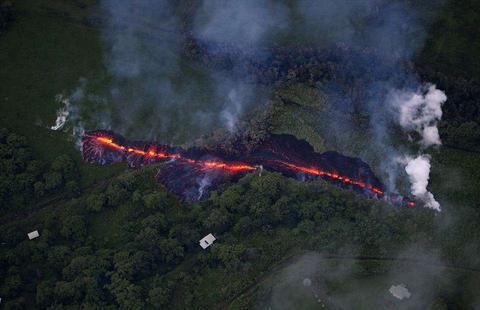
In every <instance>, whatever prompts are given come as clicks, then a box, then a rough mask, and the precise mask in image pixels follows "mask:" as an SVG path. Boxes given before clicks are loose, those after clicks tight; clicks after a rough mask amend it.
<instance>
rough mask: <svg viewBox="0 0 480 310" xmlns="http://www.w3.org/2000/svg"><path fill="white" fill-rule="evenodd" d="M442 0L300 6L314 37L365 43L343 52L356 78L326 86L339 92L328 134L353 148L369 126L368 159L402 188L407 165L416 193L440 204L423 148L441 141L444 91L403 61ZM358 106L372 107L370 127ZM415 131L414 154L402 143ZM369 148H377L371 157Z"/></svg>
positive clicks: (308, 1)
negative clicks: (430, 186) (439, 125)
mask: <svg viewBox="0 0 480 310" xmlns="http://www.w3.org/2000/svg"><path fill="white" fill-rule="evenodd" d="M442 2H443V1H441V0H440V1H434V2H432V3H428V5H424V4H417V3H410V4H408V3H406V2H405V1H382V0H367V1H348V0H324V1H312V0H302V1H300V2H299V6H298V8H299V11H300V12H301V13H302V16H303V17H304V24H305V25H306V26H307V27H308V28H311V29H315V32H312V33H313V35H312V36H313V39H314V40H316V41H319V42H322V43H321V44H322V45H327V46H328V45H333V46H339V45H340V46H345V48H346V49H352V50H355V51H360V53H357V54H355V53H351V55H350V56H347V57H345V58H343V59H340V62H343V63H344V64H346V65H345V67H346V68H347V71H348V72H347V74H346V75H345V76H346V77H347V78H346V79H345V80H347V81H353V82H350V83H347V84H348V86H347V87H345V86H344V85H342V84H341V83H342V81H341V78H337V79H333V81H331V82H330V83H329V84H328V85H326V86H321V88H322V90H324V91H325V92H326V93H327V94H328V95H330V97H331V98H334V100H333V102H334V107H333V109H332V111H333V112H329V113H331V115H330V117H327V118H326V122H327V124H326V125H324V127H326V130H324V131H325V135H326V137H327V139H330V140H332V141H334V144H335V145H337V144H338V143H337V141H344V143H343V145H340V147H339V149H340V150H341V151H342V152H347V153H348V152H349V151H350V152H351V151H352V150H350V149H349V148H350V145H351V144H354V143H355V142H356V141H350V139H351V137H357V136H358V134H357V133H358V132H362V131H364V130H367V131H368V132H369V135H368V137H370V138H367V142H366V143H365V144H364V150H363V152H364V154H363V156H364V157H366V158H368V161H369V162H377V163H379V164H378V166H379V168H380V169H381V170H382V171H383V173H384V177H385V178H386V179H388V180H389V182H388V183H387V186H388V188H389V191H391V192H396V191H398V189H397V186H398V184H399V183H400V182H399V179H400V177H401V176H402V175H405V173H406V174H407V177H408V181H409V182H410V183H411V192H412V194H414V195H415V196H416V197H418V198H419V199H421V200H423V201H424V202H425V205H426V206H427V207H430V208H434V209H437V210H438V209H439V204H438V202H436V201H435V200H434V198H433V195H432V194H431V193H429V192H428V191H427V189H426V188H427V185H428V179H429V172H430V158H429V157H428V156H426V155H423V153H424V151H425V149H426V148H428V147H430V146H435V145H440V143H441V142H440V137H439V134H438V128H437V122H438V121H439V120H440V118H441V115H442V110H441V105H442V104H443V102H445V100H446V96H445V94H444V93H443V92H442V91H441V90H438V89H436V88H435V86H434V85H430V84H428V83H423V82H422V81H420V80H419V79H418V77H417V76H416V74H415V72H413V70H412V69H411V66H408V65H406V64H410V63H411V62H412V58H413V57H414V56H415V53H416V52H417V51H418V50H419V49H420V48H421V47H422V46H423V43H424V38H425V36H426V31H425V29H426V28H427V27H428V26H429V24H430V22H431V21H432V20H433V19H432V16H433V15H435V14H434V13H435V12H436V11H437V10H438V9H439V8H440V7H441V5H442ZM427 15H428V16H427ZM340 57H341V56H340ZM340 77H342V76H341V75H340ZM339 81H340V82H339ZM357 81H358V83H357V84H358V85H355V82H357ZM350 84H353V86H350ZM355 87H356V88H357V91H358V90H359V91H358V92H359V93H360V94H361V95H362V96H360V97H361V99H360V100H355V98H352V97H351V96H350V93H351V88H354V89H355ZM358 113H361V114H364V115H368V118H369V123H370V124H369V127H368V128H359V127H358V125H356V124H355V123H356V118H357V115H358ZM344 115H353V116H351V117H347V116H344ZM332 120H333V121H332ZM339 120H340V121H339ZM398 128H401V129H402V130H403V131H405V132H407V133H412V132H414V133H415V135H407V136H408V139H406V140H405V141H401V140H400V139H399V138H398V137H399V135H398ZM416 136H418V137H419V138H418V139H417V140H418V144H419V145H418V149H419V150H418V154H417V155H414V154H411V152H410V151H408V150H407V148H406V147H405V146H404V145H405V144H409V142H408V141H411V140H412V139H413V140H415V139H416V138H415V137H416ZM342 147H343V148H342ZM353 152H358V150H353ZM371 154H378V155H380V156H376V155H373V157H372V155H371ZM399 158H400V160H399ZM399 163H400V167H401V169H399ZM401 170H403V171H404V172H403V173H402V171H401Z"/></svg>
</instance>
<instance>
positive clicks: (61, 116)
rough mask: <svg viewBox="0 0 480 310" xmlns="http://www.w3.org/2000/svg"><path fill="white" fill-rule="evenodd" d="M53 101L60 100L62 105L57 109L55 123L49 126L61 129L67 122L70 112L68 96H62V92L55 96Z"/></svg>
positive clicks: (53, 128)
mask: <svg viewBox="0 0 480 310" xmlns="http://www.w3.org/2000/svg"><path fill="white" fill-rule="evenodd" d="M55 101H57V102H60V103H62V104H63V106H62V107H61V108H60V109H58V111H57V118H56V119H55V125H53V126H52V127H50V129H52V130H59V129H62V128H63V126H64V125H65V123H66V122H67V119H68V115H69V114H70V111H69V110H70V100H69V98H68V97H64V96H63V95H62V94H59V95H56V96H55Z"/></svg>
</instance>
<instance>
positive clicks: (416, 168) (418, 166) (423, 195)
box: [405, 155, 440, 211]
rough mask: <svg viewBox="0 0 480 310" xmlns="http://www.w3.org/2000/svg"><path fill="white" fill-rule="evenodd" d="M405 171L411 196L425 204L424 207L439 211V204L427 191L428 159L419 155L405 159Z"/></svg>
mask: <svg viewBox="0 0 480 310" xmlns="http://www.w3.org/2000/svg"><path fill="white" fill-rule="evenodd" d="M406 161H407V164H406V166H405V171H406V172H407V174H408V178H409V180H410V184H411V191H412V194H413V195H414V196H415V197H417V198H418V199H420V200H422V201H423V202H425V207H427V208H431V209H434V210H437V211H440V204H439V203H438V202H437V201H436V200H435V198H434V197H433V194H432V193H431V192H429V191H428V190H427V186H428V179H429V175H430V158H429V157H428V156H426V155H419V156H417V157H415V158H412V157H408V158H406Z"/></svg>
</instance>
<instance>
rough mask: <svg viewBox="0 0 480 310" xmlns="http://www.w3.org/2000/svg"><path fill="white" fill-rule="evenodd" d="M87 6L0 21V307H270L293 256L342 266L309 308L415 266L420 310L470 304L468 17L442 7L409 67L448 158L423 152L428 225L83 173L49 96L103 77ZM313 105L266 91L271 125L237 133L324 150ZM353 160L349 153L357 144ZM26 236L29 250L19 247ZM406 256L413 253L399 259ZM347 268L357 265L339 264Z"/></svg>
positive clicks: (275, 194)
mask: <svg viewBox="0 0 480 310" xmlns="http://www.w3.org/2000/svg"><path fill="white" fill-rule="evenodd" d="M95 4H96V1H94V0H91V1H69V0H62V1H52V0H35V1H33V0H28V1H16V2H15V3H14V8H15V20H13V21H11V19H10V17H8V21H9V22H8V27H7V26H6V25H7V24H6V23H5V21H6V20H7V19H6V17H5V16H7V15H5V14H4V13H2V12H3V11H1V10H0V66H1V70H0V80H1V82H2V83H0V95H1V97H0V128H6V129H1V130H0V171H1V174H0V210H1V211H2V213H1V215H0V222H1V225H0V236H2V237H1V238H0V239H1V242H0V297H1V298H2V304H1V306H2V307H5V308H6V309H35V308H36V309H44V308H50V309H63V308H74V309H77V308H78V309H80V308H86V309H91V308H92V309H103V308H106V309H116V308H124V309H138V308H142V307H144V308H148V309H154V308H162V309H169V308H180V309H182V308H183V309H213V308H218V309H225V308H232V309H250V308H252V307H255V306H260V307H261V306H262V305H271V301H272V296H273V295H271V293H272V291H273V290H274V289H278V287H276V286H278V284H279V283H280V284H285V287H286V289H287V290H290V288H289V285H290V284H289V283H288V281H286V282H284V281H282V280H281V279H282V278H281V277H282V275H283V273H282V272H284V271H285V270H289V268H291V267H292V266H295V262H297V260H296V259H293V257H294V258H297V257H300V256H301V255H303V254H304V253H306V252H310V251H313V252H315V253H321V255H323V256H324V257H334V258H332V260H331V261H330V262H329V263H327V264H326V265H328V266H327V267H325V268H326V269H325V271H324V272H325V274H335V271H336V270H338V269H339V268H340V267H341V266H342V264H347V265H348V266H349V270H350V271H349V273H348V275H347V276H345V277H343V278H335V277H333V279H327V280H328V281H327V282H328V283H325V285H326V287H327V288H328V289H327V290H326V291H327V292H328V294H329V295H328V294H327V295H328V296H322V298H323V297H329V296H330V297H331V298H333V297H332V296H334V297H335V296H336V297H342V296H343V297H345V296H348V295H349V292H351V291H355V290H358V288H359V287H363V286H365V287H368V288H371V289H372V292H374V293H378V294H381V292H384V291H382V290H383V288H384V287H385V286H386V285H388V284H390V282H389V280H390V277H389V276H390V272H391V271H392V270H393V271H396V272H398V273H402V272H404V271H412V270H418V269H415V268H419V269H423V268H424V267H425V273H426V274H428V275H427V276H426V278H428V279H429V281H430V282H429V283H432V282H434V283H435V285H432V288H431V291H430V294H431V295H429V296H430V297H431V298H432V299H431V300H429V302H427V303H426V304H425V305H426V306H431V307H432V309H437V308H438V309H441V307H444V306H448V307H450V308H455V307H456V308H468V307H469V306H471V307H474V306H475V305H478V300H476V299H475V298H476V294H477V292H478V289H479V288H480V283H479V282H478V281H479V280H478V279H479V277H478V272H479V270H480V260H478V253H479V252H480V232H479V230H478V223H480V210H479V206H480V196H479V195H478V189H479V188H480V172H479V171H480V156H479V153H478V151H479V150H480V149H479V145H480V140H479V139H480V136H479V134H480V128H479V124H480V120H479V115H480V113H479V105H478V100H477V98H478V94H480V91H479V89H480V87H479V86H478V85H479V84H478V81H480V58H479V55H480V52H479V48H480V47H479V42H480V40H479V38H478V29H477V25H478V21H479V16H480V14H479V13H478V12H479V10H480V5H479V4H477V3H476V2H475V1H473V0H469V1H459V2H458V1H456V2H455V3H454V2H453V1H450V2H449V4H448V5H447V6H446V7H445V8H444V10H443V11H442V13H441V16H440V18H439V20H438V21H437V22H436V23H434V24H433V26H432V28H431V30H430V32H429V36H428V40H427V44H426V45H425V48H424V49H423V50H422V52H421V53H419V55H418V56H417V59H416V66H417V67H418V69H419V70H420V73H421V75H422V77H424V78H425V79H426V80H431V81H434V82H435V83H437V84H438V85H439V87H440V88H442V89H446V92H447V94H448V96H449V101H448V103H447V104H446V105H445V115H444V122H442V124H441V131H442V132H441V134H442V137H443V138H444V141H445V142H446V144H447V145H449V146H453V147H455V149H453V148H449V147H442V148H441V149H439V150H437V151H432V154H431V155H432V159H433V160H432V169H433V170H432V175H431V189H432V192H433V193H435V195H436V198H438V200H439V201H440V203H441V204H442V208H443V211H442V212H441V213H439V214H437V213H434V212H432V211H430V210H426V209H419V208H414V209H397V208H392V207H391V206H388V205H386V204H384V203H382V202H380V201H376V200H368V199H366V198H365V197H363V196H360V195H358V194H355V193H353V192H350V191H347V190H342V189H338V188H336V187H333V186H331V185H329V184H326V183H324V182H314V183H308V184H306V183H301V182H297V181H294V180H292V179H287V178H284V177H282V176H280V175H278V174H273V173H265V172H264V173H263V174H262V175H261V176H259V175H258V174H251V175H248V176H246V177H244V178H243V179H241V180H240V181H239V182H238V183H235V184H227V185H225V186H222V187H221V188H219V189H218V190H217V191H216V192H214V193H213V194H212V195H211V197H210V198H209V199H208V200H206V201H204V202H201V203H194V204H188V203H185V202H182V201H179V199H178V198H177V197H174V196H173V195H171V194H170V193H168V192H166V191H165V189H163V188H162V187H161V186H160V185H158V184H157V183H156V182H155V181H154V177H153V176H154V175H155V173H156V170H157V169H159V168H161V166H152V167H146V168H142V169H138V170H128V169H127V168H126V167H125V166H124V165H113V166H110V167H96V166H93V165H88V164H85V163H84V162H83V161H82V160H81V156H80V154H79V152H78V150H76V149H75V147H74V143H73V141H71V139H70V138H69V135H67V134H66V133H62V132H52V131H51V130H49V127H50V126H51V125H52V124H53V121H54V118H55V113H56V110H57V109H58V108H59V106H58V105H59V103H58V102H56V101H55V96H56V95H57V94H58V93H59V90H61V91H70V90H72V89H75V88H76V87H77V86H78V83H79V78H80V77H85V78H87V79H91V78H92V77H93V78H92V79H93V80H95V81H96V82H98V84H102V83H103V82H102V81H103V80H104V79H108V78H107V77H106V73H105V69H104V64H103V53H102V49H103V46H102V44H101V40H100V37H99V35H98V29H96V28H95V27H94V26H95V19H92V16H95V14H98V12H96V11H95V10H96V6H95ZM2 14H4V15H2ZM8 14H10V13H8ZM3 27H5V28H3ZM3 29H5V30H3ZM186 67H187V68H186V69H185V70H193V71H194V69H193V68H190V67H188V66H187V65H186ZM192 74H195V72H193V73H192ZM97 86H98V85H94V86H93V87H97ZM98 87H99V88H101V85H100V86H98ZM326 101H328V99H327V98H324V95H323V94H321V93H320V92H319V91H318V90H315V89H313V88H312V87H309V86H307V85H303V84H295V83H292V84H289V85H278V86H276V87H275V89H274V91H273V92H272V102H271V105H270V106H269V109H268V111H267V112H265V113H267V115H266V118H268V120H269V121H270V123H269V124H268V126H271V128H270V127H269V128H267V129H266V128H265V127H266V125H264V124H254V126H252V128H253V129H251V130H252V132H250V134H251V135H252V136H253V137H256V138H258V136H261V135H262V134H263V130H272V131H274V132H276V133H292V134H295V135H296V136H297V137H299V138H304V139H306V140H307V141H309V142H310V143H311V144H312V145H314V146H315V148H316V149H317V150H319V151H323V150H326V149H329V148H332V147H336V146H335V145H333V146H332V145H326V142H325V140H324V138H323V137H321V136H320V135H318V134H317V132H318V129H319V128H318V127H319V126H320V127H321V124H320V125H318V123H319V122H320V123H321V119H322V118H321V117H322V112H323V111H324V109H328V103H327V102H326ZM324 103H325V104H324ZM262 117H263V115H262ZM261 119H262V118H261ZM363 121H364V120H363V119H360V118H359V119H358V122H360V123H361V122H363ZM187 131H188V130H187ZM361 135H362V133H359V137H358V139H355V140H358V141H361V140H362V139H361ZM351 149H352V150H361V149H362V145H361V142H358V145H352V146H351ZM462 149H465V150H469V151H464V150H462ZM475 152H477V153H475ZM33 230H39V232H40V237H39V238H37V239H34V240H28V238H27V233H28V232H30V231H33ZM210 232H213V233H214V234H215V235H216V237H217V238H218V240H217V241H216V242H215V244H214V245H213V246H212V247H210V248H209V249H207V250H205V251H204V250H202V249H201V248H200V247H199V245H198V240H199V239H200V238H201V237H203V236H204V235H206V234H208V233H210ZM410 247H414V248H415V250H412V251H411V252H408V253H404V250H405V249H409V248H410ZM418 248H421V249H422V250H421V251H420V250H418ZM425 253H428V254H425ZM432 253H434V254H432ZM345 257H347V258H348V257H350V258H352V260H353V261H354V262H353V263H352V262H347V263H345V260H348V259H346V258H345ZM354 257H357V258H358V257H363V258H367V259H364V260H355V259H353V258H354ZM399 257H400V259H399ZM432 257H434V258H435V259H436V260H435V261H433V262H432ZM402 260H405V261H403V262H402ZM411 260H415V261H414V262H412V261H411ZM412 266H416V267H415V268H413V267H412ZM418 266H420V267H418ZM342 268H343V267H342ZM439 269H440V270H442V271H441V272H442V274H441V275H438V274H437V271H438V270H439ZM430 270H432V271H431V273H432V274H435V276H431V274H430V273H429V271H430ZM444 270H447V271H446V272H445V273H443V271H444ZM279 277H280V278H279ZM324 278H325V277H324ZM315 279H316V278H312V280H314V281H315ZM301 280H303V279H301ZM317 280H318V278H317ZM296 283H297V282H294V283H293V284H292V285H297V284H296ZM425 285H428V284H425ZM374 293H370V295H368V297H369V298H371V299H374V297H375V296H374ZM308 294H310V293H308ZM308 294H307V293H305V291H302V290H300V292H299V293H298V294H297V293H292V295H290V296H291V299H296V298H299V297H304V299H307V298H311V297H312V296H311V294H310V295H308ZM372 294H373V295H372ZM343 297H342V298H343ZM353 300H356V299H355V298H353ZM306 302H307V303H308V304H305V307H307V306H316V305H317V303H316V300H307V301H306ZM325 304H326V306H327V307H335V305H334V304H332V303H328V302H325ZM362 305H363V306H365V307H368V306H369V305H371V304H368V303H367V302H366V303H365V304H362ZM382 305H383V304H382Z"/></svg>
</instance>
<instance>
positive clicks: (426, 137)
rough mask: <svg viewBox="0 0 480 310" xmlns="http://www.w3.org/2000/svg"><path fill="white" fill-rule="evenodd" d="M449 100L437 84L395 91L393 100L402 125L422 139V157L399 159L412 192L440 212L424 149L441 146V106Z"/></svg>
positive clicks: (420, 140) (428, 158)
mask: <svg viewBox="0 0 480 310" xmlns="http://www.w3.org/2000/svg"><path fill="white" fill-rule="evenodd" d="M446 100H447V96H446V95H445V93H444V92H442V91H441V90H438V89H437V88H436V87H435V85H427V86H426V87H424V88H423V89H421V90H419V91H417V92H415V93H412V92H405V91H394V92H392V94H391V98H390V102H391V104H392V107H393V110H394V111H395V115H397V116H398V118H397V121H398V123H399V125H400V126H401V127H402V128H403V129H404V130H405V131H407V132H409V131H415V132H416V133H417V134H418V136H419V137H420V139H419V141H418V143H419V144H420V154H419V155H417V156H416V157H412V156H410V155H404V157H403V158H402V159H400V162H401V163H402V164H404V165H405V172H406V173H407V175H408V178H409V180H410V184H411V193H412V194H413V195H414V196H415V197H417V198H418V199H420V200H422V201H424V202H425V206H426V207H428V208H432V209H435V210H437V211H440V204H439V203H438V202H437V201H436V200H435V198H434V196H433V194H432V193H430V192H429V191H428V190H427V185H428V180H429V175H430V157H429V156H427V155H423V154H422V153H423V151H424V149H425V148H428V147H430V146H436V145H441V144H442V142H441V140H440V136H439V134H438V127H437V123H438V121H440V119H441V118H442V104H443V103H444V102H445V101H446Z"/></svg>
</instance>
